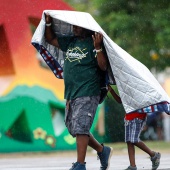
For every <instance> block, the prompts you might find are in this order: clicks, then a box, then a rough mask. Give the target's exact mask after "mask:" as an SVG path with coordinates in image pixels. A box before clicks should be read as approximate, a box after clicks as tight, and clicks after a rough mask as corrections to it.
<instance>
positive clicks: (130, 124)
mask: <svg viewBox="0 0 170 170" xmlns="http://www.w3.org/2000/svg"><path fill="white" fill-rule="evenodd" d="M124 122H125V142H131V143H137V142H139V141H140V134H141V132H142V130H143V127H144V125H145V124H146V119H145V120H141V119H138V118H136V119H133V120H130V121H129V120H124Z"/></svg>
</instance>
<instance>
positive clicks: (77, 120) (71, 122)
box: [65, 96, 100, 137]
mask: <svg viewBox="0 0 170 170" xmlns="http://www.w3.org/2000/svg"><path fill="white" fill-rule="evenodd" d="M99 99H100V96H91V97H79V98H76V99H74V100H70V101H67V103H66V109H65V124H66V126H67V128H68V131H69V132H70V134H71V135H72V136H73V137H75V136H76V135H77V134H86V135H89V134H90V128H91V126H92V123H93V120H94V117H95V114H96V110H97V106H98V104H99Z"/></svg>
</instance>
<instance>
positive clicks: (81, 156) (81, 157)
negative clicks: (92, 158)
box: [76, 135, 89, 164]
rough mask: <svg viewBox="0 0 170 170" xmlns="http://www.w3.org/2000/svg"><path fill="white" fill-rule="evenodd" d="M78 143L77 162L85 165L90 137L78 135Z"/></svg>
mask: <svg viewBox="0 0 170 170" xmlns="http://www.w3.org/2000/svg"><path fill="white" fill-rule="evenodd" d="M76 142H77V162H80V163H82V164H84V161H85V157H86V151H87V145H88V143H89V136H87V135H76Z"/></svg>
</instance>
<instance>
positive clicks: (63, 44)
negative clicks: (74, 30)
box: [57, 36, 73, 52]
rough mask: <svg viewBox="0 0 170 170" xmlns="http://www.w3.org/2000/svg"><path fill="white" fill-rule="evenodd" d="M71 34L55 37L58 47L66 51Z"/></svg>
mask: <svg viewBox="0 0 170 170" xmlns="http://www.w3.org/2000/svg"><path fill="white" fill-rule="evenodd" d="M72 38H73V37H72V36H61V37H57V40H58V44H59V47H60V49H61V50H62V51H64V52H66V51H67V49H68V45H69V44H70V42H71V40H72Z"/></svg>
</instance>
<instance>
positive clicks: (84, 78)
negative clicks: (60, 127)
mask: <svg viewBox="0 0 170 170" xmlns="http://www.w3.org/2000/svg"><path fill="white" fill-rule="evenodd" d="M45 22H46V26H45V38H46V41H47V42H48V43H49V44H51V45H53V46H55V47H57V48H59V49H61V50H62V51H64V52H66V55H65V58H64V69H63V70H64V76H63V77H64V84H65V95H64V96H65V99H66V100H67V102H66V113H65V124H66V126H67V128H68V131H69V132H70V134H71V135H72V136H73V137H76V143H77V162H76V163H73V166H72V168H71V169H70V170H86V163H85V156H86V150H87V146H90V147H92V148H93V149H95V150H96V151H97V154H98V157H99V159H100V162H101V167H100V170H107V169H108V167H109V159H110V157H111V155H112V148H111V147H107V146H104V145H101V144H100V143H98V141H97V140H96V139H95V138H94V137H93V136H92V134H91V133H90V128H91V126H92V123H93V120H94V117H95V113H96V109H97V106H98V104H99V101H100V74H99V73H100V72H101V71H105V70H106V69H107V65H108V60H107V57H106V54H105V52H104V51H103V49H102V44H103V35H102V34H100V33H95V34H94V32H93V31H90V30H87V29H84V28H82V27H78V26H73V33H74V35H73V36H57V37H56V36H55V34H54V33H53V30H52V27H51V23H52V18H51V17H50V15H49V14H48V13H47V14H45Z"/></svg>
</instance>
